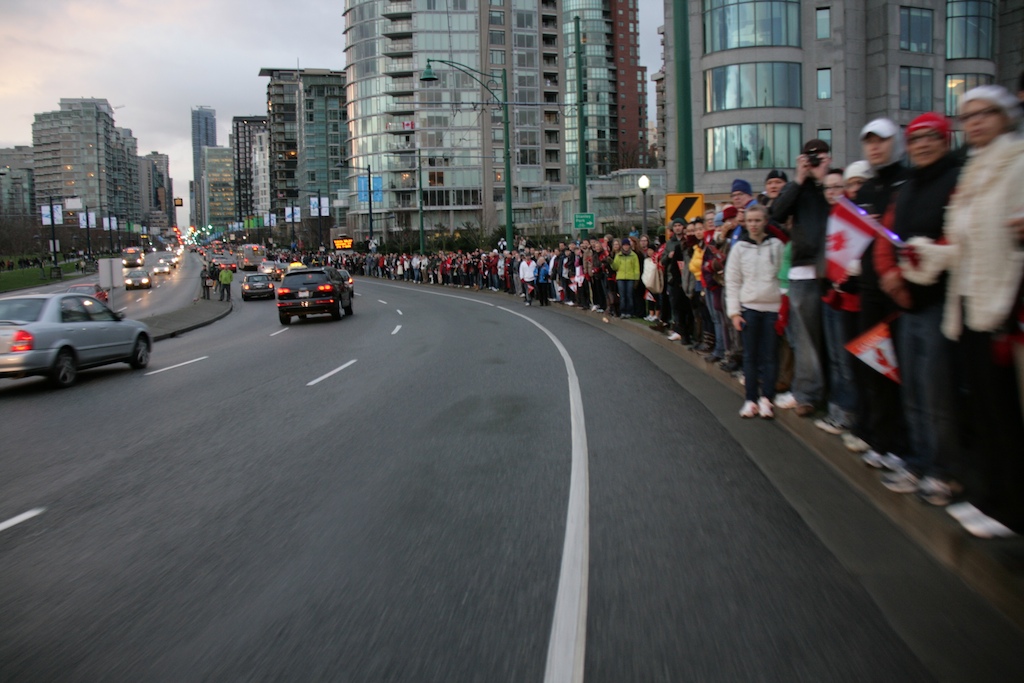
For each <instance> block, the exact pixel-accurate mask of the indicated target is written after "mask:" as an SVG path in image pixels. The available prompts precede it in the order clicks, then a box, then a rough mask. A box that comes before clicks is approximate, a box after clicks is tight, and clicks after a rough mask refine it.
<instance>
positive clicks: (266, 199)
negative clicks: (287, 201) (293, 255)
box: [251, 129, 273, 237]
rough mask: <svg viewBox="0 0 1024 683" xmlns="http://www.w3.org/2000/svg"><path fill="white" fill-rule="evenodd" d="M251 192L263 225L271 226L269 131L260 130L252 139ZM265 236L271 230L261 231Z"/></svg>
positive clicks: (269, 234) (267, 235)
mask: <svg viewBox="0 0 1024 683" xmlns="http://www.w3.org/2000/svg"><path fill="white" fill-rule="evenodd" d="M251 163H252V194H253V203H254V205H255V210H256V215H257V216H261V217H262V218H263V223H262V224H263V226H265V227H271V221H272V220H273V219H271V218H270V215H271V210H270V131H269V130H266V129H264V130H262V131H260V132H259V133H256V135H254V136H253V141H252V161H251ZM262 234H263V235H264V236H266V237H270V236H271V232H269V231H266V230H265V231H263V232H262Z"/></svg>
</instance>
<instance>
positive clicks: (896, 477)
mask: <svg viewBox="0 0 1024 683" xmlns="http://www.w3.org/2000/svg"><path fill="white" fill-rule="evenodd" d="M918 481H919V479H918V477H917V475H916V474H914V473H913V472H911V471H910V470H908V469H906V468H904V467H900V468H899V469H895V470H893V471H892V472H889V473H888V474H883V475H882V486H884V487H885V488H887V489H889V490H890V491H892V492H893V493H913V492H914V491H916V490H917V483H918Z"/></svg>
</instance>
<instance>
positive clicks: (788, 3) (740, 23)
mask: <svg viewBox="0 0 1024 683" xmlns="http://www.w3.org/2000/svg"><path fill="white" fill-rule="evenodd" d="M771 45H775V46H790V47H800V2H799V0H781V1H776V2H770V1H768V0H753V1H751V0H704V52H705V53H711V52H718V51H720V50H731V49H733V48H738V47H758V46H771Z"/></svg>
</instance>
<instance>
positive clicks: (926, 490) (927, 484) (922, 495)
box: [914, 477, 953, 507]
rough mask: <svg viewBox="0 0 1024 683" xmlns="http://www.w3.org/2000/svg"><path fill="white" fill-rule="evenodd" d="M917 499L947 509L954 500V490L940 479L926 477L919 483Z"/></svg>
mask: <svg viewBox="0 0 1024 683" xmlns="http://www.w3.org/2000/svg"><path fill="white" fill-rule="evenodd" d="M914 495H916V496H917V499H918V500H920V501H921V502H923V503H928V504H929V505H935V506H936V507H945V506H946V505H949V503H950V501H952V500H953V489H952V488H950V486H949V484H947V483H946V482H944V481H942V480H941V479H939V478H938V477H925V478H924V479H922V480H921V481H920V483H918V485H917V492H916V493H915V494H914Z"/></svg>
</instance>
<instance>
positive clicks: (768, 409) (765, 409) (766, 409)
mask: <svg viewBox="0 0 1024 683" xmlns="http://www.w3.org/2000/svg"><path fill="white" fill-rule="evenodd" d="M757 411H758V412H759V413H760V414H761V417H763V418H764V419H766V420H770V419H772V418H773V417H775V411H774V410H772V402H771V401H770V400H769V399H768V397H767V396H762V397H761V400H760V401H758V402H757Z"/></svg>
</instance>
